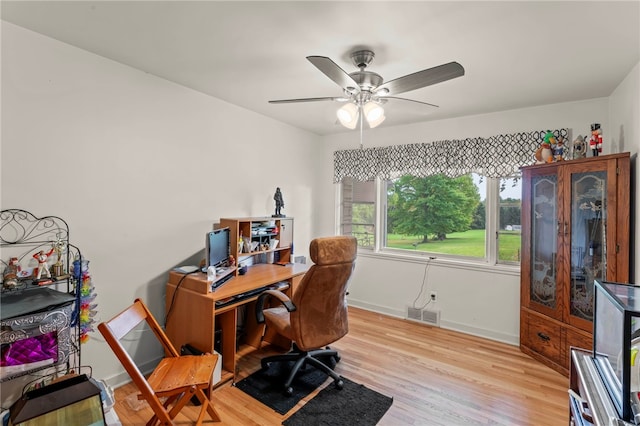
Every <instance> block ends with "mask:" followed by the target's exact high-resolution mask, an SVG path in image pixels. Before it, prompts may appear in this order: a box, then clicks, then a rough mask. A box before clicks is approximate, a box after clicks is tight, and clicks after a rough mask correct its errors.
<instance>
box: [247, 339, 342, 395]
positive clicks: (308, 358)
mask: <svg viewBox="0 0 640 426" xmlns="http://www.w3.org/2000/svg"><path fill="white" fill-rule="evenodd" d="M322 358H326V359H327V360H328V361H329V362H330V363H337V362H339V361H340V355H339V354H338V351H336V350H334V349H331V348H330V347H328V346H327V347H326V348H324V349H314V350H311V351H302V350H300V349H299V348H298V347H297V346H296V345H295V343H294V345H293V348H292V349H291V351H289V352H287V353H286V354H280V355H272V356H269V357H266V358H263V359H262V360H261V361H260V364H261V365H262V369H263V370H266V369H267V368H269V364H271V363H273V362H287V361H294V362H295V363H294V365H293V367H292V368H291V371H290V372H289V375H288V376H287V380H286V381H285V383H284V394H285V395H287V396H291V394H293V387H292V386H291V383H293V379H294V378H295V376H296V374H298V371H300V370H301V369H304V367H305V366H306V365H308V364H309V365H312V366H314V367H316V368H317V369H319V370H322V371H324V372H325V373H326V374H327V375H328V376H330V377H331V378H332V379H333V381H334V383H335V386H336V388H337V389H342V388H343V386H344V381H343V380H342V377H341V376H340V375H339V374H338V373H336V372H335V371H333V369H332V368H331V367H329V366H328V365H327V364H326V363H325V362H323V361H321V360H320V359H322ZM334 365H335V364H334Z"/></svg>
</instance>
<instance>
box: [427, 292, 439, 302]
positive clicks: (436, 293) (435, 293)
mask: <svg viewBox="0 0 640 426" xmlns="http://www.w3.org/2000/svg"><path fill="white" fill-rule="evenodd" d="M429 295H430V296H431V301H432V302H435V301H436V300H437V299H438V292H436V291H432V292H431V293H429Z"/></svg>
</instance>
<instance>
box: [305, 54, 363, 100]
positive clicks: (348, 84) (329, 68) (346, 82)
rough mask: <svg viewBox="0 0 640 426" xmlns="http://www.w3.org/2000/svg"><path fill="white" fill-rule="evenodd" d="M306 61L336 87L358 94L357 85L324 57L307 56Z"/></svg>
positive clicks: (358, 87)
mask: <svg viewBox="0 0 640 426" xmlns="http://www.w3.org/2000/svg"><path fill="white" fill-rule="evenodd" d="M307 59H308V60H309V62H311V63H312V64H313V65H315V66H316V68H318V69H319V70H320V71H322V73H323V74H324V75H326V76H327V77H329V78H330V79H331V80H333V81H334V82H335V83H337V84H338V86H340V87H342V88H343V89H345V90H347V91H348V92H351V93H360V86H358V83H356V82H355V80H354V79H353V78H351V76H350V75H349V74H347V73H346V71H345V70H343V69H342V68H340V67H339V66H338V65H337V64H336V63H335V62H333V61H332V60H331V59H329V58H327V57H326V56H307Z"/></svg>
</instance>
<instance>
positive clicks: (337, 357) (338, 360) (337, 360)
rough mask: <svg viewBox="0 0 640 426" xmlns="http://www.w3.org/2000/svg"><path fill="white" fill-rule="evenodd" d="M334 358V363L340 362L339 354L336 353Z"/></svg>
mask: <svg viewBox="0 0 640 426" xmlns="http://www.w3.org/2000/svg"><path fill="white" fill-rule="evenodd" d="M333 359H335V360H336V364H337V363H339V362H340V355H336V356H334V357H333Z"/></svg>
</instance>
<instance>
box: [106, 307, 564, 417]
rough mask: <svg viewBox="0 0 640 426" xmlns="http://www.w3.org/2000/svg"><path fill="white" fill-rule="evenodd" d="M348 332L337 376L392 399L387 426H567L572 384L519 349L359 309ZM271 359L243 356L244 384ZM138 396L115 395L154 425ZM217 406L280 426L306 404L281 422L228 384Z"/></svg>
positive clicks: (340, 345) (126, 410) (121, 409)
mask: <svg viewBox="0 0 640 426" xmlns="http://www.w3.org/2000/svg"><path fill="white" fill-rule="evenodd" d="M349 328H350V331H349V334H348V335H347V336H345V337H344V338H343V339H341V340H340V341H338V342H336V343H335V344H334V345H332V347H335V348H336V349H338V350H339V351H340V354H341V357H342V360H341V361H340V363H339V364H338V365H337V367H336V370H337V371H338V372H339V373H340V374H341V375H342V376H343V377H346V378H348V379H350V380H352V381H355V382H357V383H361V384H363V385H365V386H367V387H369V388H371V389H374V390H376V391H378V392H380V393H383V394H385V395H388V396H392V397H393V405H392V406H391V408H390V409H389V411H388V412H387V413H386V414H385V416H384V417H383V418H382V420H381V421H380V423H379V425H381V426H385V425H388V426H400V425H429V426H440V425H441V426H457V425H460V426H463V425H464V426H467V425H504V426H507V425H509V426H511V425H513V426H516V425H517V426H527V425H531V426H533V425H535V426H555V425H567V424H568V415H569V409H568V396H567V389H568V386H569V381H568V379H567V378H566V377H564V376H562V375H560V374H559V373H557V372H555V371H553V370H551V369H550V368H548V367H545V366H544V365H542V364H540V363H539V362H537V361H534V360H533V359H532V358H530V357H528V356H527V355H524V354H523V353H521V352H520V350H519V349H518V348H517V347H515V346H511V345H507V344H503V343H498V342H494V341H491V340H486V339H481V338H477V337H474V336H470V335H468V334H463V333H458V332H454V331H449V330H445V329H442V328H437V327H430V326H428V325H423V324H418V323H415V322H412V321H407V320H403V319H398V318H393V317H389V316H385V315H381V314H377V313H373V312H369V311H366V310H362V309H357V308H350V309H349ZM271 353H273V350H272V349H271V348H268V347H267V348H263V349H261V350H260V351H258V352H256V351H248V350H246V349H245V350H243V351H241V359H240V361H239V371H240V374H239V378H238V380H240V379H241V378H242V377H244V376H246V375H248V374H249V373H251V372H253V371H255V370H256V369H258V368H259V365H260V361H259V360H260V358H261V357H262V356H265V355H266V354H271ZM325 385H332V382H330V381H328V382H327V383H326V384H325ZM135 392H136V389H135V387H134V386H133V385H132V384H128V385H125V386H123V387H121V388H118V389H116V391H115V395H116V405H115V410H116V412H117V414H118V416H119V417H120V421H121V422H122V424H123V425H143V424H145V423H146V421H147V420H148V419H149V418H150V417H151V414H152V413H151V410H150V409H149V408H148V407H145V408H142V409H140V410H138V411H134V410H132V409H131V408H130V405H129V404H128V403H127V401H126V400H125V398H127V397H128V396H129V395H131V394H133V393H135ZM313 395H314V394H312V395H311V396H310V397H308V398H307V399H310V398H311V397H312V396H313ZM213 400H214V404H215V405H216V408H217V410H218V413H219V414H220V416H221V418H222V419H223V422H222V423H218V424H222V425H234V426H236V425H242V426H245V425H247V426H248V425H280V424H281V423H282V421H283V420H284V419H286V418H287V417H288V416H290V415H291V414H292V413H293V412H294V411H296V410H297V409H298V408H299V407H300V406H302V405H304V403H305V401H304V400H303V401H301V402H300V403H299V404H298V406H296V407H294V408H293V409H292V410H291V411H290V412H289V413H288V414H287V415H285V416H282V415H280V414H278V413H276V412H275V411H273V410H271V409H269V408H267V407H265V406H263V405H262V404H260V403H259V402H257V401H255V400H254V399H252V398H251V397H250V396H248V395H246V394H245V393H243V392H242V391H240V390H239V389H237V388H235V387H233V386H230V385H228V384H227V385H224V386H222V387H220V388H217V389H216V390H215V391H214V393H213ZM198 408H199V407H191V406H188V407H186V408H185V409H184V410H183V412H184V413H185V415H182V414H180V415H178V417H177V419H176V424H185V425H186V424H191V422H193V421H195V419H196V417H197V411H196V410H197V409H198ZM207 424H213V423H207ZM345 426H346V425H345Z"/></svg>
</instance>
